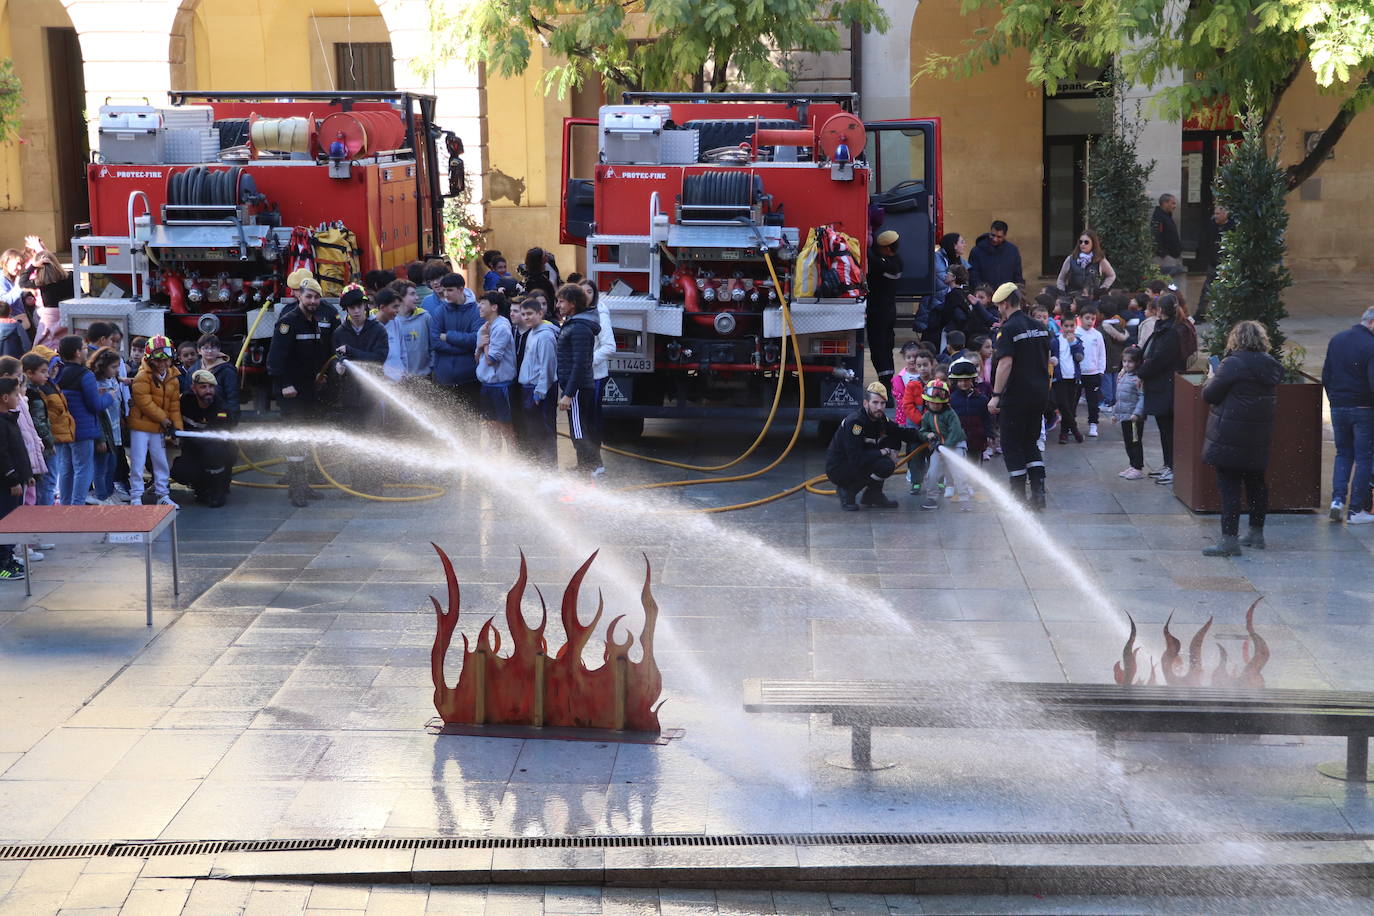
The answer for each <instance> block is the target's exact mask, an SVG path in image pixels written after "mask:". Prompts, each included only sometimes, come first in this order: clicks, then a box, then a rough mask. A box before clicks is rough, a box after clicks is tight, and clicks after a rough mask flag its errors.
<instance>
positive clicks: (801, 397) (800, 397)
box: [609, 251, 806, 512]
mask: <svg viewBox="0 0 1374 916" xmlns="http://www.w3.org/2000/svg"><path fill="white" fill-rule="evenodd" d="M763 259H764V263H766V264H767V265H768V274H769V276H771V277H772V278H773V288H774V289H778V290H781V289H782V285H781V284H780V283H778V275H777V272H776V271H775V270H774V269H773V259H772V258H771V257H770V256H769V255H768V252H767V251H765V252H764V253H763ZM780 302H781V305H780V306H779V308H780V310H781V312H782V322H783V327H784V328H785V329H786V333H785V334H784V335H783V338H782V348H783V349H782V355H781V356H780V358H779V360H778V386H777V389H776V390H775V391H774V393H773V406H772V408H771V409H770V410H769V411H768V419H766V420H765V421H764V423H763V428H762V429H761V430H759V434H758V437H757V438H755V439H754V442H753V444H752V445H750V446H749V448H748V449H746V450H745V452H744V453H743V454H741V455H740V456H739V457H738V458H736V459H735V460H734V461H730V462H727V463H725V464H722V465H718V466H716V467H705V468H701V467H694V466H693V465H689V464H678V463H677V462H666V461H661V460H658V459H652V460H653V461H654V463H656V464H669V465H672V466H675V467H680V468H689V469H692V470H706V471H711V470H718V469H723V468H728V467H731V466H732V465H735V464H738V463H739V462H741V461H743V460H744V459H745V458H748V457H749V455H750V454H752V453H753V452H754V450H755V449H757V448H758V446H759V443H760V442H762V441H763V439H764V437H765V436H766V435H767V434H768V430H769V428H770V427H771V426H772V425H773V419H774V418H775V417H776V416H777V414H778V404H779V402H781V400H782V387H783V385H784V384H785V383H786V381H787V373H786V366H787V344H788V341H789V340H790V341H791V343H792V358H793V361H794V363H795V364H796V367H797V422H796V425H795V426H794V427H793V429H792V438H791V439H789V440H788V442H787V447H786V448H784V449H783V450H782V454H780V455H778V457H777V458H775V459H773V461H772V462H770V463H769V464H766V465H764V466H763V467H761V468H759V469H757V470H755V471H750V472H749V473H747V474H735V475H732V476H729V477H702V478H700V479H697V480H669V481H664V482H662V483H643V484H637V485H635V486H631V487H624V488H622V489H625V490H660V489H666V488H668V487H692V486H697V485H699V484H705V483H735V482H737V481H740V480H752V479H753V478H755V477H761V476H763V475H764V474H767V473H768V472H769V471H771V470H773V468H775V467H777V466H778V465H780V464H782V462H783V460H784V459H786V458H787V456H788V455H790V454H791V453H792V449H793V448H794V447H795V446H796V444H797V440H798V439H800V438H801V431H802V422H803V420H804V419H805V416H806V375H805V372H804V370H803V369H802V361H801V345H800V344H799V343H798V342H797V331H796V328H794V327H793V326H792V310H791V309H790V308H789V307H788V303H787V297H783V298H782V299H781V300H780ZM609 451H612V452H616V453H617V454H623V453H620V452H618V451H617V450H615V449H610V450H609ZM631 457H635V458H638V457H640V456H638V455H632V456H631ZM731 508H734V507H732V506H724V507H720V508H718V509H716V510H715V511H721V512H723V511H726V510H728V509H731Z"/></svg>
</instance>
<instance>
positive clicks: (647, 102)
mask: <svg viewBox="0 0 1374 916" xmlns="http://www.w3.org/2000/svg"><path fill="white" fill-rule="evenodd" d="M857 111H858V98H857V96H855V95H853V94H815V93H801V94H798V93H791V94H789V93H781V94H721V93H704V94H699V93H625V95H624V97H623V104H621V105H607V106H604V107H602V108H601V109H600V112H599V114H598V118H597V120H595V121H593V120H590V119H568V120H567V121H566V122H565V124H564V133H563V146H564V149H563V179H564V180H563V186H564V191H563V198H562V212H561V228H562V241H563V242H564V243H565V244H579V245H585V246H586V249H587V275H588V276H589V277H590V278H591V279H592V281H593V282H594V283H595V284H596V286H597V289H599V290H600V293H601V296H602V301H604V302H605V304H606V306H607V309H608V310H609V312H610V316H611V323H612V325H613V327H614V329H615V339H616V347H617V352H616V354H615V356H614V357H613V359H612V367H611V368H612V374H611V379H610V381H609V383H608V384H607V389H606V396H605V399H604V403H605V411H606V416H607V418H608V421H609V424H612V428H613V429H614V431H615V432H617V433H618V434H620V435H633V434H635V433H636V432H638V431H639V430H641V429H642V428H643V421H644V418H646V417H678V418H724V417H755V416H763V415H765V414H766V413H767V412H768V410H769V408H770V405H771V403H772V400H773V396H774V391H775V386H776V385H777V383H778V379H779V373H783V374H784V375H785V376H786V375H789V374H791V373H795V369H790V371H789V367H791V366H793V365H794V362H793V359H792V358H791V357H789V358H788V360H787V365H786V366H784V365H782V360H781V356H782V351H783V345H782V338H783V336H784V320H783V316H782V311H781V308H780V306H781V305H782V303H783V301H784V300H786V301H787V302H788V303H789V304H790V312H791V320H792V324H793V327H794V328H795V330H796V333H797V335H798V340H799V350H800V353H801V356H802V363H803V367H802V368H803V374H804V388H805V396H806V410H807V416H809V417H814V418H817V419H820V420H821V421H822V424H823V427H824V426H828V425H829V424H832V423H834V422H838V421H839V420H840V419H842V418H843V417H844V415H845V414H846V413H847V412H848V411H850V410H852V409H853V408H854V407H855V406H857V404H858V403H859V395H860V392H861V391H862V384H863V379H862V376H863V365H864V344H863V328H864V317H865V306H866V303H865V299H864V295H865V292H864V290H863V289H851V290H847V291H844V292H843V294H841V295H830V296H828V297H827V296H826V295H824V293H825V292H827V291H828V292H831V293H833V292H834V290H833V288H832V289H830V290H825V289H824V288H822V287H815V286H814V284H811V283H808V282H807V281H806V278H805V276H804V275H803V272H804V271H807V270H810V269H811V268H810V267H809V266H807V265H806V262H805V257H804V255H805V249H806V247H807V242H808V239H810V237H811V235H812V233H813V230H817V229H824V228H827V227H828V228H830V229H833V230H835V231H836V232H838V233H843V234H844V236H848V237H850V238H852V239H854V240H855V241H856V242H857V245H856V246H855V248H856V249H857V254H856V255H854V256H853V257H852V260H853V261H855V262H857V267H858V270H859V271H860V275H862V271H865V270H866V269H867V261H868V247H869V244H870V237H871V236H872V235H873V234H874V233H875V232H876V231H881V230H885V229H895V230H896V231H897V232H899V233H900V234H901V237H902V242H901V253H902V259H903V263H904V269H905V272H904V274H903V277H902V279H901V280H900V281H899V283H898V293H899V297H900V298H903V299H907V300H915V299H917V298H919V297H920V296H923V295H926V294H928V293H930V292H931V289H932V282H933V273H934V247H935V243H936V241H937V240H938V234H937V233H938V231H939V226H940V224H941V216H942V214H941V204H940V124H939V121H938V120H937V119H919V120H909V121H886V122H868V123H865V122H862V121H860V120H859V118H858V117H857ZM593 131H594V132H595V134H596V137H595V140H594V141H593V140H592V138H591V136H590V134H591V132H593ZM841 237H843V236H841ZM765 251H766V252H767V253H768V255H769V256H770V259H771V261H772V263H773V267H774V272H775V273H777V275H778V276H777V284H776V285H775V283H774V279H773V276H772V273H770V271H769V269H768V263H767V261H766V260H765V257H764V252H765ZM799 255H802V256H803V258H802V262H801V263H802V266H800V267H799V266H798V265H799V261H798V258H799ZM778 286H780V287H781V288H778ZM813 287H814V288H813ZM789 346H790V344H789ZM785 396H786V398H787V399H789V400H790V403H791V405H793V406H795V404H796V395H795V393H794V385H792V384H789V385H787V386H786V395H785ZM784 403H788V401H787V400H785V401H784Z"/></svg>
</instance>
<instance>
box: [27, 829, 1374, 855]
mask: <svg viewBox="0 0 1374 916" xmlns="http://www.w3.org/2000/svg"><path fill="white" fill-rule="evenodd" d="M1368 840H1374V834H1350V833H746V834H733V835H718V836H709V835H701V834H656V835H650V836H551V837H525V836H520V837H423V838H416V837H375V838H362V837H358V838H345V837H340V838H335V839H317V840H204V841H198V842H158V841H150V842H137V843H67V844H51V843H50V844H32V845H27V846H0V860H6V859H72V858H90V857H94V856H115V857H134V858H152V857H154V856H196V855H201V856H203V855H215V854H217V853H221V852H300V851H305V850H334V849H568V848H576V849H612V848H616V849H623V848H650V847H656V848H668V847H722V846H724V847H731V846H736V847H741V846H937V845H955V846H962V845H1073V846H1180V845H1183V846H1186V845H1204V844H1205V845H1215V844H1218V843H1304V842H1307V843H1311V842H1332V841H1368Z"/></svg>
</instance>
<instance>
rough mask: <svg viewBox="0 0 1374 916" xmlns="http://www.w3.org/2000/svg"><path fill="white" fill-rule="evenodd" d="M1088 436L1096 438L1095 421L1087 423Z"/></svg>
mask: <svg viewBox="0 0 1374 916" xmlns="http://www.w3.org/2000/svg"><path fill="white" fill-rule="evenodd" d="M1088 438H1089V439H1096V438H1097V424H1096V423H1089V424H1088Z"/></svg>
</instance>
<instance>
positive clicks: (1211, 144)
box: [0, 0, 1374, 276]
mask: <svg viewBox="0 0 1374 916" xmlns="http://www.w3.org/2000/svg"><path fill="white" fill-rule="evenodd" d="M0 2H3V3H4V6H3V13H2V14H0V55H8V56H10V57H11V58H12V59H13V60H14V65H15V70H16V73H17V74H18V76H19V77H20V79H21V80H22V82H23V87H24V88H23V94H24V98H25V102H24V106H23V111H22V125H21V129H20V138H19V141H18V142H12V143H9V144H7V145H5V146H4V147H2V148H0V149H3V155H0V245H12V244H16V243H18V242H19V241H20V240H21V239H22V237H23V236H24V235H26V234H28V233H30V232H36V233H38V234H40V235H42V236H43V237H44V238H45V239H47V240H48V241H49V243H50V244H51V245H52V246H53V247H63V248H65V247H66V246H65V244H62V243H59V242H58V241H57V240H58V239H63V238H65V237H67V236H69V235H70V232H71V226H72V225H73V224H75V223H79V222H81V221H82V220H83V219H84V218H85V189H84V185H83V177H82V176H83V171H82V163H83V162H84V161H85V159H86V157H87V156H88V153H87V149H88V146H87V143H88V139H87V138H88V130H89V128H88V120H89V118H90V116H92V115H94V114H95V112H96V111H97V110H98V108H99V106H100V105H101V104H103V103H104V102H105V100H106V99H107V98H108V99H119V100H130V99H135V100H137V99H144V98H147V99H149V100H150V101H154V102H155V103H156V102H161V101H163V100H164V99H165V97H166V93H167V91H168V90H173V89H186V90H225V89H245V90H246V89H282V90H305V89H317V90H318V89H348V88H359V89H381V88H397V89H410V90H416V91H422V92H429V93H433V94H435V95H437V96H438V97H439V106H438V120H439V121H440V123H441V124H442V125H443V126H444V127H445V128H447V129H450V130H454V131H456V132H457V133H458V134H459V135H460V136H461V137H462V138H463V139H464V141H465V144H466V147H467V153H466V155H465V160H466V162H467V165H468V169H469V173H470V175H472V176H473V178H474V181H473V182H472V183H473V186H474V190H475V195H474V210H475V212H476V215H477V216H478V217H479V218H480V219H481V220H482V222H483V225H485V226H486V227H487V230H488V231H487V232H486V234H485V236H484V239H483V242H484V245H485V246H486V247H495V248H500V249H502V250H503V251H505V252H506V253H507V254H508V255H511V256H512V257H516V256H518V255H519V254H520V253H522V252H523V251H524V250H525V248H527V247H529V246H530V245H543V246H545V247H551V248H554V249H555V250H556V251H559V252H560V255H561V256H560V261H561V262H562V263H564V264H565V265H571V264H575V263H576V262H577V257H578V252H577V251H575V250H573V249H568V248H560V247H559V246H557V245H556V244H555V243H556V240H557V237H558V205H559V200H560V195H561V192H562V188H561V185H562V173H563V164H564V163H563V151H562V147H563V140H562V129H563V120H564V119H565V118H568V117H594V116H595V112H596V108H597V106H598V105H599V104H600V103H601V101H602V98H601V93H600V90H599V89H598V88H595V87H587V88H584V89H583V90H581V91H579V92H576V93H573V94H571V95H570V96H569V97H568V98H565V99H558V98H556V97H552V96H547V97H546V96H544V95H543V94H542V93H541V92H540V91H539V89H538V78H539V75H540V71H541V70H542V62H538V61H537V62H536V66H535V67H532V68H531V72H530V73H528V74H526V75H525V76H524V77H521V78H516V79H484V78H483V75H482V73H481V71H480V69H479V70H474V69H471V68H468V67H466V66H463V65H461V64H449V65H446V66H444V67H442V68H440V69H439V70H438V71H437V72H436V73H434V74H432V75H431V76H430V77H429V78H427V79H423V78H421V76H420V75H419V73H418V72H417V69H416V66H415V61H416V60H417V59H421V58H423V57H425V56H426V55H427V54H428V53H429V51H430V41H431V38H430V33H429V29H428V24H429V14H428V11H427V8H426V5H425V2H424V0H309V2H307V0H70V2H64V0H0ZM881 2H882V4H883V6H884V7H886V9H887V12H888V16H889V17H890V20H891V28H890V29H889V30H888V32H887V33H885V34H882V35H859V36H851V35H849V34H847V33H846V34H842V35H841V39H842V44H843V46H844V47H843V50H842V51H841V52H839V53H838V54H833V55H826V56H824V57H797V58H791V59H789V60H788V64H787V65H788V68H789V70H790V72H791V73H792V74H793V76H794V78H795V80H796V85H797V87H798V88H799V89H815V90H823V91H836V90H843V91H849V90H853V91H856V92H858V93H860V96H861V106H862V114H863V115H864V117H865V118H867V119H874V120H876V119H895V118H904V117H910V116H922V117H926V116H936V117H939V118H941V120H942V137H943V190H944V214H945V228H946V230H947V231H959V232H963V233H965V234H968V235H970V236H974V235H977V234H978V233H979V232H981V231H984V230H985V229H986V227H987V224H988V223H989V222H990V221H991V220H992V219H994V218H1001V219H1005V220H1006V221H1007V222H1008V223H1010V224H1011V227H1012V233H1011V234H1012V237H1013V239H1014V240H1015V241H1016V242H1017V243H1018V244H1019V245H1020V247H1021V250H1022V255H1023V259H1024V262H1025V268H1026V273H1027V274H1028V275H1029V276H1034V275H1036V274H1037V273H1041V272H1053V270H1052V268H1054V267H1056V266H1057V264H1058V263H1059V261H1060V260H1062V258H1063V256H1064V254H1065V253H1066V251H1067V250H1068V247H1069V246H1070V245H1071V240H1072V238H1073V236H1074V235H1075V234H1076V233H1077V232H1079V231H1081V228H1082V222H1081V221H1082V212H1083V202H1084V197H1085V194H1086V193H1087V187H1086V179H1085V172H1086V168H1085V167H1086V159H1087V155H1088V144H1087V140H1088V137H1089V135H1091V134H1092V133H1093V132H1094V131H1096V130H1098V129H1099V125H1098V121H1097V118H1098V115H1097V109H1096V102H1095V101H1094V100H1093V99H1091V98H1088V97H1086V94H1084V93H1079V92H1076V91H1075V88H1076V87H1074V86H1072V85H1066V86H1063V87H1061V91H1060V92H1059V93H1057V94H1056V95H1055V96H1052V97H1047V96H1046V95H1045V94H1044V93H1043V92H1041V91H1040V90H1039V89H1038V88H1036V87H1032V86H1031V85H1029V84H1028V83H1027V82H1026V80H1025V66H1024V58H1020V59H1018V58H1017V57H1016V56H1013V57H1011V58H1009V59H1007V60H1005V61H1004V62H1003V63H1002V64H1001V65H1000V66H999V67H997V68H996V69H995V70H993V71H991V72H988V73H985V74H982V75H980V76H978V77H975V78H973V79H969V80H960V81H939V80H925V79H923V80H917V81H914V82H913V80H912V78H911V75H912V73H913V72H914V71H915V70H916V69H917V68H918V67H919V64H920V63H921V61H923V60H924V58H925V57H926V55H927V54H929V53H930V52H932V51H937V50H938V51H945V52H948V51H950V50H952V49H956V48H957V47H958V46H959V44H960V43H961V42H962V41H963V40H964V39H966V38H967V37H968V36H969V35H970V34H971V33H972V31H973V29H974V28H976V26H977V25H978V23H977V22H976V21H975V20H972V19H968V18H965V17H964V16H962V15H960V13H959V4H957V3H954V2H952V0H946V2H935V0H924V2H919V3H917V4H915V6H914V9H913V4H912V2H911V0H881ZM1141 98H1142V111H1143V112H1145V114H1146V116H1147V119H1148V123H1147V125H1146V129H1145V132H1144V134H1143V135H1142V139H1141V146H1142V150H1141V152H1142V156H1143V158H1146V159H1153V160H1155V162H1156V168H1155V172H1154V175H1153V178H1152V187H1151V191H1152V193H1162V192H1165V191H1168V192H1171V193H1174V194H1177V195H1178V196H1179V199H1180V201H1181V204H1182V206H1181V208H1180V214H1179V216H1180V223H1181V229H1182V232H1183V236H1184V240H1185V247H1188V246H1189V244H1190V243H1195V240H1196V238H1197V233H1198V229H1199V226H1200V222H1201V220H1202V219H1204V218H1205V215H1206V213H1207V212H1208V210H1209V206H1210V184H1211V180H1212V176H1213V174H1214V171H1215V168H1216V163H1217V159H1218V156H1219V155H1224V148H1225V145H1226V143H1227V141H1228V139H1229V138H1230V134H1228V133H1227V132H1225V131H1216V130H1202V129H1194V128H1199V127H1200V125H1193V124H1187V123H1181V122H1178V121H1174V120H1169V119H1162V118H1159V117H1158V116H1157V114H1156V113H1155V112H1154V111H1153V109H1152V108H1151V106H1150V100H1149V96H1148V93H1144V94H1141ZM1335 104H1336V103H1335V100H1333V99H1331V98H1329V97H1326V96H1323V95H1321V94H1320V93H1319V92H1318V91H1317V89H1316V87H1315V84H1314V83H1313V82H1312V80H1311V78H1310V76H1305V77H1304V78H1303V80H1301V81H1300V83H1299V84H1298V85H1297V86H1295V87H1294V89H1293V90H1291V91H1290V93H1289V97H1288V99H1287V101H1286V102H1285V104H1284V106H1283V109H1282V111H1281V112H1280V116H1281V122H1282V128H1283V131H1284V142H1283V150H1282V154H1283V156H1284V158H1285V159H1287V160H1290V161H1291V160H1292V159H1295V158H1296V157H1297V156H1298V155H1299V153H1300V152H1301V149H1302V145H1303V144H1304V143H1305V142H1306V141H1307V140H1308V139H1309V137H1310V134H1311V133H1312V132H1313V131H1318V130H1320V129H1321V128H1322V127H1324V126H1325V124H1326V123H1327V122H1328V121H1329V119H1330V117H1331V115H1332V113H1333V111H1334V108H1335ZM1371 140H1374V115H1370V114H1365V115H1362V116H1360V117H1358V118H1356V120H1355V122H1354V124H1353V125H1352V127H1351V129H1350V130H1349V131H1348V133H1347V135H1346V137H1345V139H1344V140H1342V142H1341V144H1340V145H1339V146H1338V147H1337V149H1336V152H1335V156H1334V158H1333V159H1332V160H1331V161H1329V162H1326V163H1325V164H1324V165H1323V167H1322V169H1321V171H1319V172H1318V174H1317V177H1316V178H1315V179H1313V180H1310V181H1309V182H1307V184H1306V185H1304V187H1303V188H1302V189H1301V190H1300V191H1298V192H1295V193H1294V194H1293V195H1292V196H1291V197H1290V212H1291V214H1292V221H1291V228H1290V233H1289V248H1290V254H1291V262H1292V266H1293V268H1294V270H1295V272H1297V273H1298V274H1300V275H1308V276H1311V275H1318V276H1321V275H1330V274H1344V273H1349V272H1352V271H1369V270H1374V251H1371V246H1369V245H1368V244H1366V243H1365V242H1364V236H1365V235H1366V233H1365V230H1366V229H1367V228H1368V227H1369V223H1370V220H1371V216H1370V215H1369V214H1370V212H1371V209H1374V208H1371V206H1370V203H1371V200H1370V198H1371V195H1374V182H1371V181H1370V180H1369V179H1370V174H1369V173H1370V167H1371V165H1374V158H1371V154H1370V152H1369V150H1370V149H1371V148H1372V147H1371ZM584 155H585V154H582V153H579V154H578V155H577V156H576V157H573V161H572V163H571V165H572V167H573V170H574V171H577V170H579V169H586V168H588V163H587V162H584V161H580V160H581V159H582V158H583V157H584Z"/></svg>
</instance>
